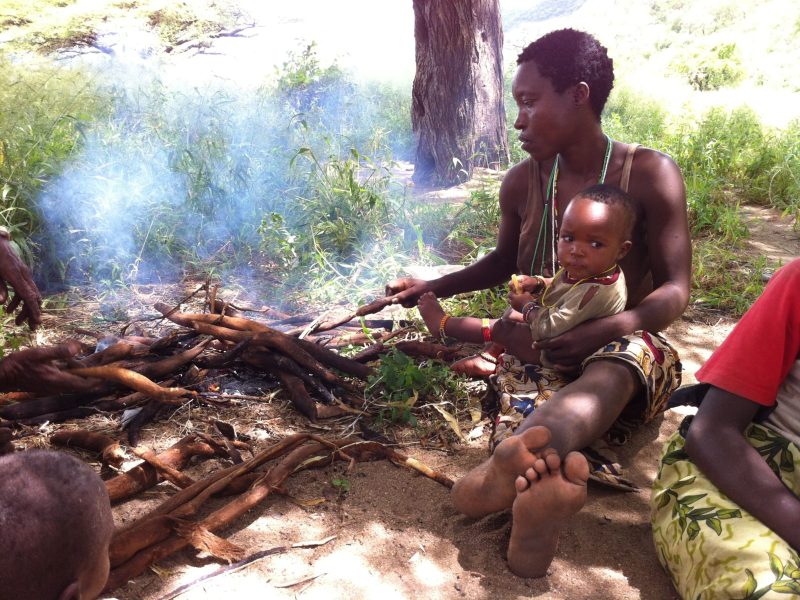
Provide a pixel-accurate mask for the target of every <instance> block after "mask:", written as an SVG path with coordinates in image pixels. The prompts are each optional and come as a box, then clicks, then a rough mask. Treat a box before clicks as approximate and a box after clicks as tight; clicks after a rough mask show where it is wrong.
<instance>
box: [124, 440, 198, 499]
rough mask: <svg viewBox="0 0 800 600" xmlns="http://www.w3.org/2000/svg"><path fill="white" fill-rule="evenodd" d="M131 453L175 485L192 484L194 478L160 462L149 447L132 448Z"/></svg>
mask: <svg viewBox="0 0 800 600" xmlns="http://www.w3.org/2000/svg"><path fill="white" fill-rule="evenodd" d="M133 453H134V454H135V455H136V456H138V457H139V458H141V459H142V460H143V461H145V462H146V463H147V464H149V465H150V466H151V467H153V468H154V469H155V470H156V471H158V474H159V475H160V476H161V477H163V478H164V479H166V480H167V481H169V482H170V483H172V484H174V485H176V486H177V487H179V488H181V489H184V488H187V487H189V486H190V485H192V484H194V480H193V479H192V478H191V477H189V476H188V475H184V474H183V473H181V472H180V471H178V470H177V469H173V468H172V467H170V466H169V465H168V464H165V463H163V462H161V459H159V458H158V456H157V455H156V454H155V452H153V451H152V450H150V449H149V448H134V449H133Z"/></svg>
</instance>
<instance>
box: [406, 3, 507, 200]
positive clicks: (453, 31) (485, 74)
mask: <svg viewBox="0 0 800 600" xmlns="http://www.w3.org/2000/svg"><path fill="white" fill-rule="evenodd" d="M413 2H414V16H415V24H414V37H415V39H416V62H417V72H416V76H415V77H414V86H413V89H412V116H411V119H412V124H413V128H414V134H415V136H416V138H417V156H416V164H415V169H414V181H415V182H416V183H418V184H423V185H425V184H429V185H449V184H454V183H458V182H461V181H464V180H466V179H468V178H469V177H470V176H471V175H472V168H473V167H474V166H479V165H485V166H490V165H492V166H496V165H498V164H501V163H502V164H505V163H507V162H508V159H509V157H508V140H507V138H506V124H505V109H504V107H503V72H502V62H503V29H502V24H501V21H500V7H499V0H458V1H455V2H454V1H453V0H413Z"/></svg>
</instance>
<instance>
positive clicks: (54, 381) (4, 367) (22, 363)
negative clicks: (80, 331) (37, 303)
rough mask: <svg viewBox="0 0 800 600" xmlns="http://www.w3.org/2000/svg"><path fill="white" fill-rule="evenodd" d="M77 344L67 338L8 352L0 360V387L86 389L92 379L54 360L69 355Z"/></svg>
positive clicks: (6, 388) (40, 389)
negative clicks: (57, 342) (51, 343)
mask: <svg viewBox="0 0 800 600" xmlns="http://www.w3.org/2000/svg"><path fill="white" fill-rule="evenodd" d="M80 347H81V346H80V344H79V343H78V342H77V341H75V340H70V341H68V342H66V343H64V344H60V345H58V346H48V347H44V348H28V349H26V350H20V351H19V352H14V353H12V354H9V355H8V356H6V357H5V358H4V359H2V360H0V391H6V392H7V391H25V392H44V393H49V392H52V393H59V392H86V391H89V390H90V389H92V388H93V387H95V385H96V381H92V380H90V379H85V378H83V377H78V376H77V375H72V374H71V373H69V372H67V371H62V370H61V369H60V368H59V367H58V366H57V365H56V364H55V361H57V360H65V359H68V358H71V357H72V356H74V355H75V354H77V353H78V351H79V350H80Z"/></svg>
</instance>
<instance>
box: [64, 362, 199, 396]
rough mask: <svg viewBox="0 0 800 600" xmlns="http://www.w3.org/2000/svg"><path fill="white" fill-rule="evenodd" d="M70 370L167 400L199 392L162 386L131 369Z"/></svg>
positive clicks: (81, 375)
mask: <svg viewBox="0 0 800 600" xmlns="http://www.w3.org/2000/svg"><path fill="white" fill-rule="evenodd" d="M69 372H70V373H72V374H73V375H78V376H80V377H92V378H95V379H103V380H106V381H113V382H115V383H120V384H122V385H124V386H126V387H129V388H130V389H132V390H135V391H137V392H142V393H143V394H147V395H149V396H151V397H153V398H157V399H158V400H165V401H166V400H169V399H170V398H181V397H183V396H197V392H194V391H190V390H186V389H183V388H181V387H161V386H160V385H158V384H157V383H155V382H154V381H151V380H150V379H148V378H147V377H146V376H144V375H142V374H141V373H137V372H136V371H131V370H130V369H122V368H119V367H109V366H105V367H86V368H79V369H69Z"/></svg>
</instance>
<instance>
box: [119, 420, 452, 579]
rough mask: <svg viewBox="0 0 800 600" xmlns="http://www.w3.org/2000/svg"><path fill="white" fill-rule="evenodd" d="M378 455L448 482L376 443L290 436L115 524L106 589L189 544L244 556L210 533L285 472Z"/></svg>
mask: <svg viewBox="0 0 800 600" xmlns="http://www.w3.org/2000/svg"><path fill="white" fill-rule="evenodd" d="M195 443H196V440H190V439H188V438H187V439H186V440H182V441H181V442H179V444H182V446H183V447H184V448H187V447H188V446H190V445H191V444H195ZM278 459H280V460H278ZM380 459H384V460H389V461H391V462H392V463H394V464H396V465H398V466H402V467H405V468H408V469H413V470H415V471H417V472H419V473H422V474H423V475H425V476H426V477H429V478H431V479H433V480H434V481H436V482H438V483H440V484H442V485H444V486H445V487H447V488H450V487H452V485H453V482H452V481H451V480H450V479H449V478H447V477H445V476H444V475H442V474H441V473H438V472H436V471H434V470H432V469H430V468H429V467H427V466H425V465H423V464H421V463H420V462H418V461H416V460H414V459H413V458H409V457H407V456H405V455H403V454H401V453H400V452H397V451H396V450H393V449H392V448H388V447H386V446H384V445H382V444H379V443H377V442H365V441H361V440H358V439H354V438H346V439H335V440H326V439H324V438H321V437H318V436H315V435H312V434H296V435H292V436H287V437H285V438H284V439H283V440H281V441H280V442H278V443H277V444H274V445H272V446H270V447H268V448H266V449H264V450H262V451H261V452H258V453H256V454H254V455H253V457H252V458H251V459H249V460H247V461H244V462H241V463H238V464H236V463H234V464H233V465H231V466H229V467H226V468H222V469H219V470H218V471H216V472H215V473H213V474H212V475H209V476H208V477H206V478H205V479H202V480H200V481H196V482H195V481H191V480H188V481H183V482H182V484H181V485H180V487H182V488H183V489H181V490H180V491H179V492H177V493H176V494H174V495H173V496H171V497H170V498H169V499H167V500H166V501H164V502H163V503H161V504H160V505H158V506H157V507H156V508H155V509H153V510H151V511H150V512H149V513H147V514H146V515H144V516H142V517H141V518H139V519H137V520H136V521H134V522H132V523H131V524H129V525H127V526H125V527H124V528H121V529H118V530H117V531H115V533H114V536H113V538H112V541H111V546H110V548H109V560H110V563H111V574H110V575H109V579H108V583H107V584H106V592H108V591H111V590H113V589H115V588H117V587H119V586H121V585H123V584H125V583H126V582H127V581H128V580H129V579H131V578H133V577H136V576H138V575H139V574H141V573H142V572H143V571H144V570H145V569H147V567H148V566H150V565H151V564H153V563H154V562H156V561H159V560H162V559H164V558H166V557H168V556H170V555H172V554H174V553H175V552H178V551H179V550H182V549H183V548H186V547H188V546H192V547H194V548H196V549H197V550H200V551H202V552H206V553H208V554H210V555H212V556H214V557H216V558H218V559H221V560H225V561H228V562H232V561H238V560H241V559H242V558H243V557H244V554H245V550H244V549H242V548H240V547H238V546H236V545H234V544H232V543H231V542H229V541H227V540H224V539H222V538H220V537H218V536H217V535H216V534H215V532H216V531H219V530H221V529H224V528H225V527H226V526H227V525H229V524H230V523H232V522H233V521H235V520H236V519H238V518H239V517H241V516H242V515H244V514H245V513H246V512H247V511H249V510H252V509H253V508H255V507H256V506H257V505H259V504H260V503H261V502H263V501H264V500H265V499H266V498H267V497H268V496H269V495H270V494H272V493H273V492H278V493H280V491H281V488H282V485H283V483H284V481H286V479H287V478H288V477H289V476H290V475H292V474H293V473H295V472H297V471H298V470H300V469H304V468H311V467H315V468H316V467H320V466H325V465H328V464H330V463H331V462H332V461H334V460H345V461H349V462H350V463H351V465H352V464H353V463H354V462H357V461H368V460H380ZM267 463H271V464H270V465H269V468H267V469H264V470H259V469H260V468H261V467H262V466H264V465H267ZM148 465H149V466H150V467H151V468H153V469H155V470H161V469H162V467H154V466H153V463H148ZM164 473H165V474H166V471H165V472H164ZM125 476H127V474H126V475H125ZM125 476H120V477H125ZM113 482H114V480H113V479H112V480H110V481H109V482H108V486H109V489H110V490H111V489H112V488H113V489H115V490H116V489H117V488H118V487H119V486H116V487H115V484H114V483H113ZM231 494H237V496H236V497H235V498H234V499H232V500H230V501H229V502H228V503H227V504H225V505H223V506H221V507H220V508H217V509H216V510H214V511H213V512H211V513H210V514H206V515H204V516H202V517H199V516H198V515H199V514H200V511H201V508H202V507H203V504H204V503H205V502H206V501H207V500H208V499H209V498H211V497H212V496H219V495H231ZM113 497H115V498H119V496H113Z"/></svg>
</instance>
